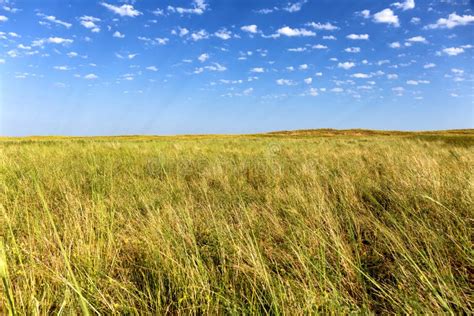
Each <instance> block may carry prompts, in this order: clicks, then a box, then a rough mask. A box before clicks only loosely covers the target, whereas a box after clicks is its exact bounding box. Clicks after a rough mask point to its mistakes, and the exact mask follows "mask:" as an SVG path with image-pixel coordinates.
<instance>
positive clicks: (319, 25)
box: [307, 22, 339, 31]
mask: <svg viewBox="0 0 474 316" xmlns="http://www.w3.org/2000/svg"><path fill="white" fill-rule="evenodd" d="M307 25H308V26H311V27H312V28H314V29H316V30H324V31H335V30H338V29H339V28H338V27H337V26H335V25H332V24H331V23H319V22H318V23H314V22H311V23H308V24H307Z"/></svg>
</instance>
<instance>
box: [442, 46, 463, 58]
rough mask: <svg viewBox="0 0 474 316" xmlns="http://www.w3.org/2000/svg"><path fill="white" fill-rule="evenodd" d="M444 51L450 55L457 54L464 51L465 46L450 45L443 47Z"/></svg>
mask: <svg viewBox="0 0 474 316" xmlns="http://www.w3.org/2000/svg"><path fill="white" fill-rule="evenodd" d="M443 53H445V54H446V55H449V56H457V55H459V54H462V53H464V48H462V47H449V48H445V49H443Z"/></svg>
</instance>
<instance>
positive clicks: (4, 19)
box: [0, 15, 8, 22]
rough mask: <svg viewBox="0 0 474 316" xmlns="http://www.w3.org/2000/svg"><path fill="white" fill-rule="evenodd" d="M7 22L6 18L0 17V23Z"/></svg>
mask: <svg viewBox="0 0 474 316" xmlns="http://www.w3.org/2000/svg"><path fill="white" fill-rule="evenodd" d="M6 21H8V18H7V17H6V16H4V15H0V22H6Z"/></svg>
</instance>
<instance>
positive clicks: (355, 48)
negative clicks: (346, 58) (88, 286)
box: [344, 47, 360, 53]
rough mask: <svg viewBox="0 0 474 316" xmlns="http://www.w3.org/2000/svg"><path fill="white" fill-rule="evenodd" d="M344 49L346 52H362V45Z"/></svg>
mask: <svg viewBox="0 0 474 316" xmlns="http://www.w3.org/2000/svg"><path fill="white" fill-rule="evenodd" d="M344 51H345V52H346V53H360V47H348V48H346V49H344Z"/></svg>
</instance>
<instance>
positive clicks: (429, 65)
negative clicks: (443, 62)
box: [423, 63, 436, 69]
mask: <svg viewBox="0 0 474 316" xmlns="http://www.w3.org/2000/svg"><path fill="white" fill-rule="evenodd" d="M434 67H436V64H433V63H429V64H426V65H424V66H423V68H424V69H430V68H434Z"/></svg>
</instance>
